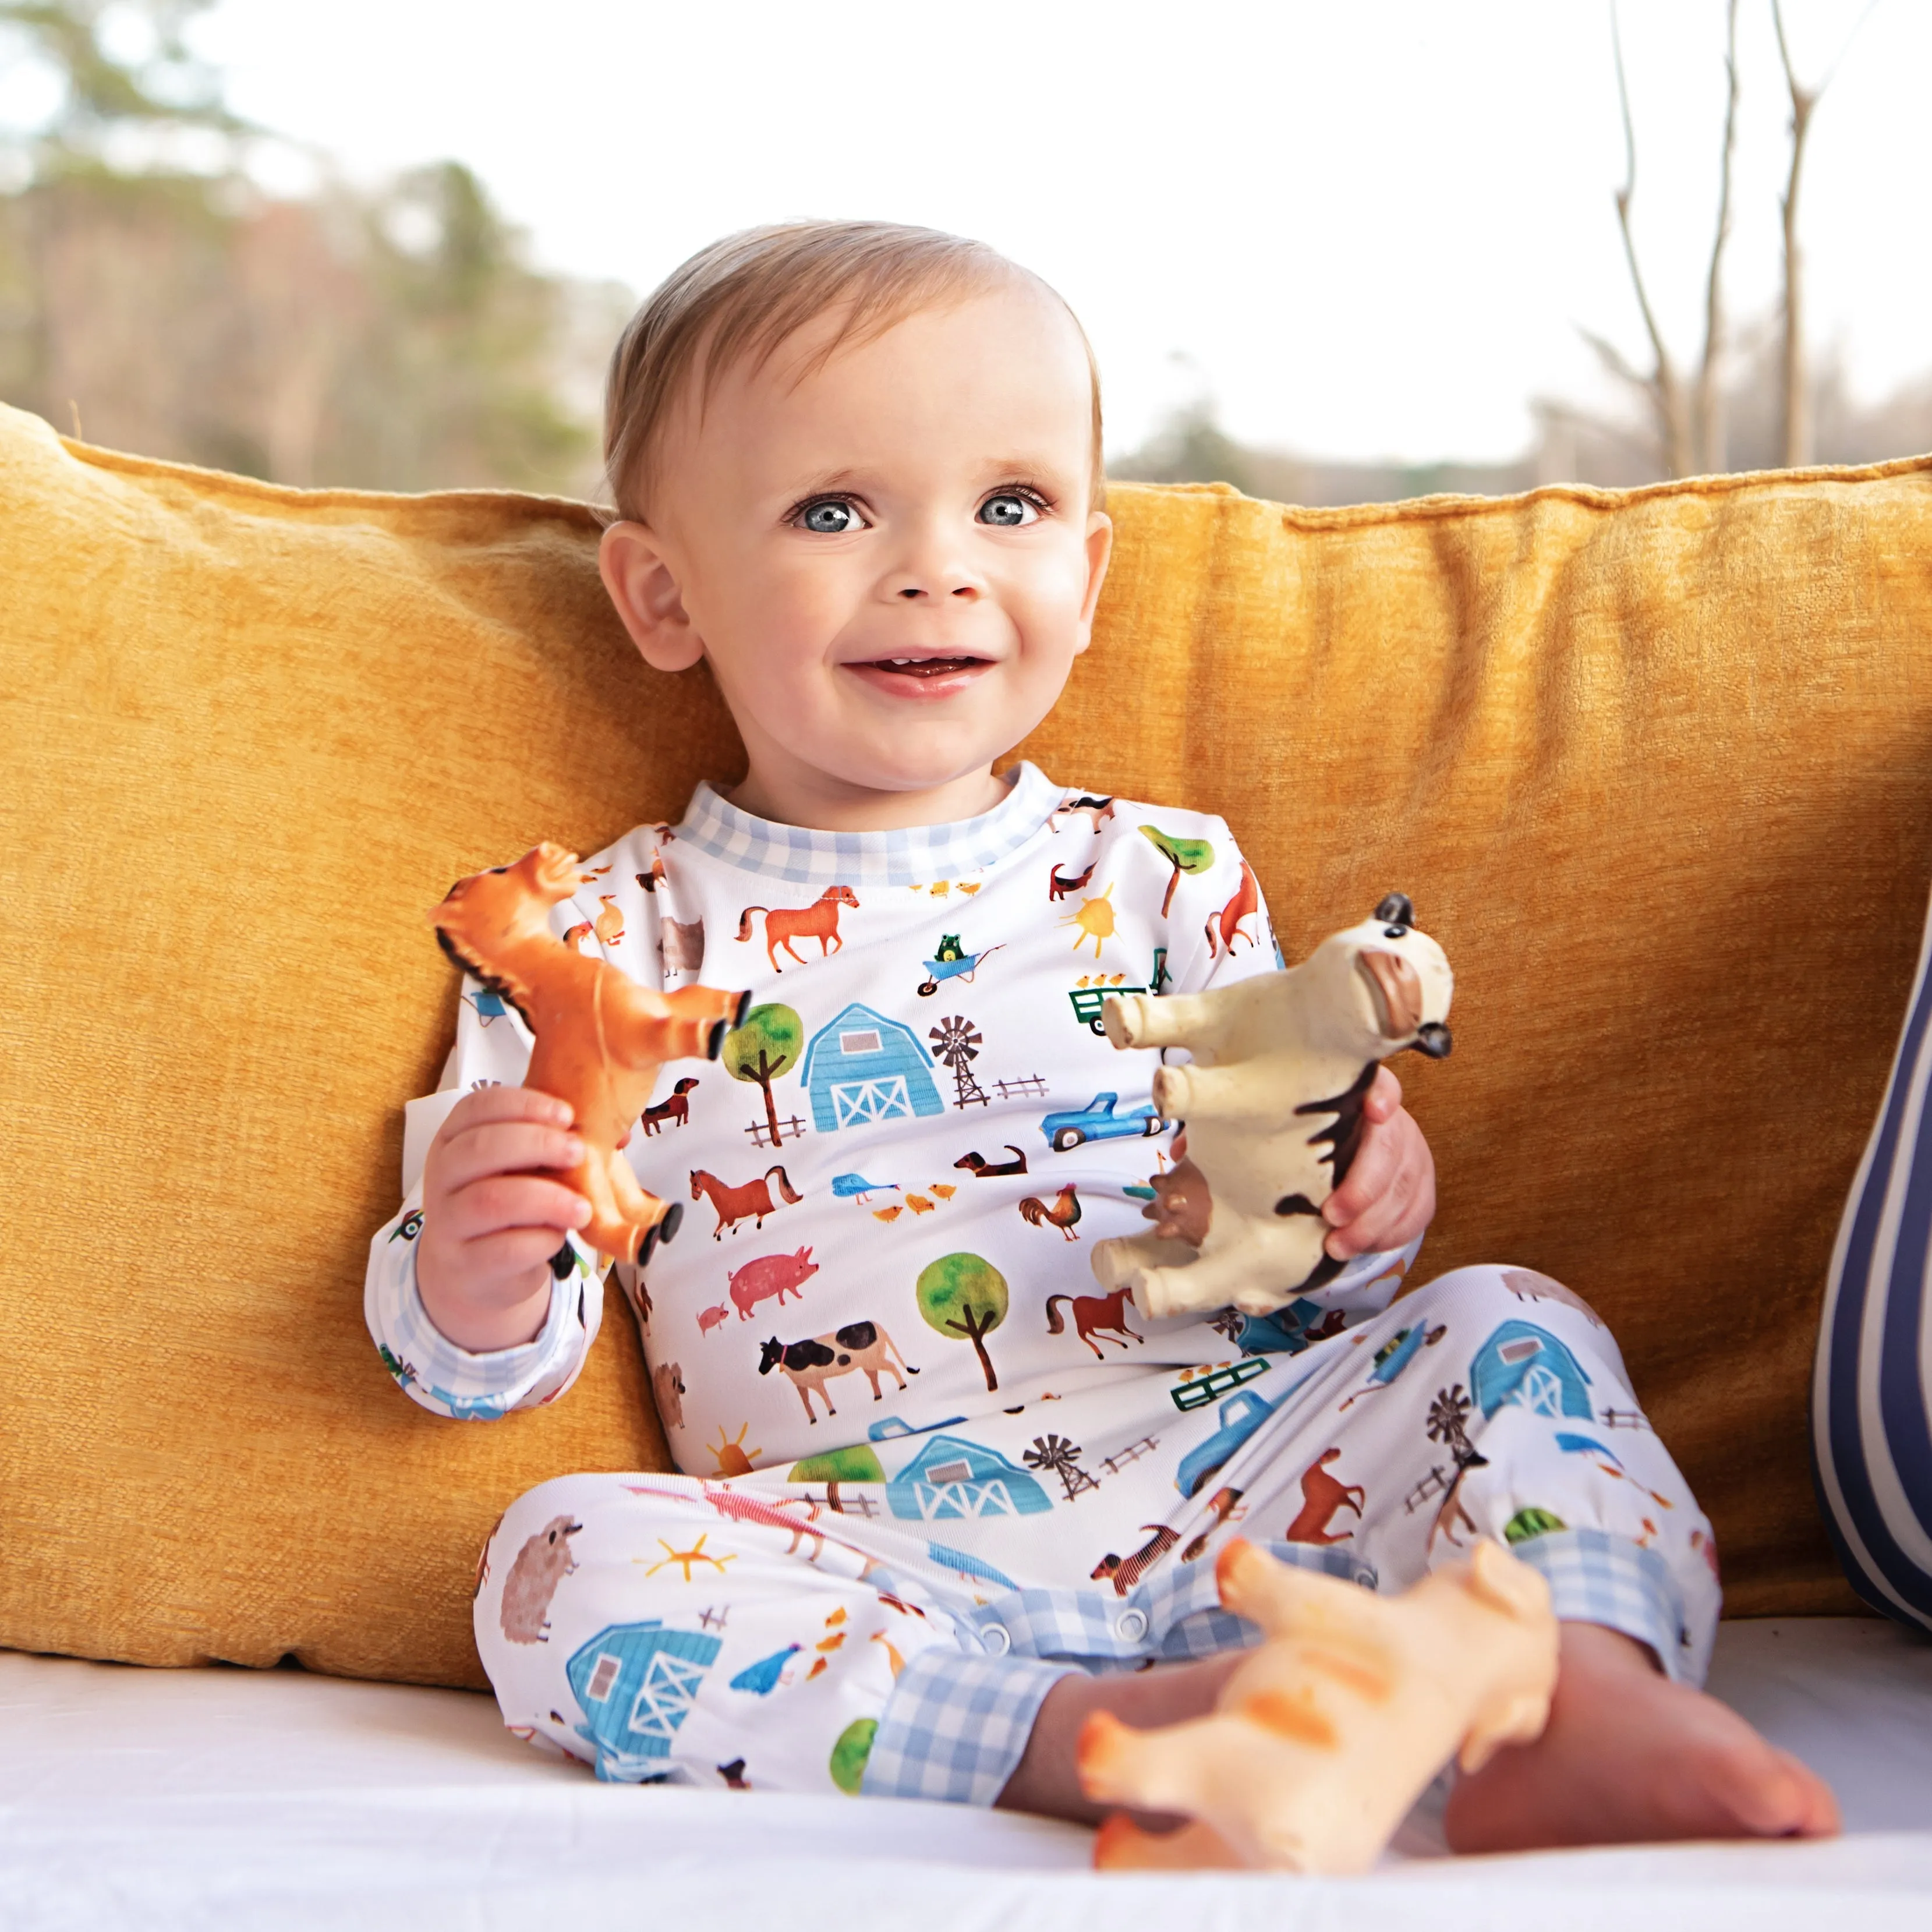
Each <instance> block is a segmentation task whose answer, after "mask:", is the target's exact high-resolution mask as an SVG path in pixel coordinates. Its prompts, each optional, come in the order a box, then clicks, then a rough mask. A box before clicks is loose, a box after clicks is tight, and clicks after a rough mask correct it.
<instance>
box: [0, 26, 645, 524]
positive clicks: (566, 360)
mask: <svg viewBox="0 0 1932 1932" xmlns="http://www.w3.org/2000/svg"><path fill="white" fill-rule="evenodd" d="M207 4H208V0H0V67H5V66H8V65H34V66H35V67H37V68H39V69H40V71H42V73H43V75H44V76H45V77H46V78H47V79H48V80H49V82H50V83H51V84H52V87H53V88H54V89H57V98H55V101H54V104H53V105H52V107H51V108H50V110H49V112H48V113H46V115H44V116H43V118H41V119H40V121H38V123H37V124H36V125H35V126H34V127H33V128H32V129H31V130H28V131H26V132H21V133H15V134H14V135H13V136H11V137H8V136H5V135H4V134H0V143H4V147H0V166H5V169H6V170H7V174H6V175H5V176H0V183H4V191H0V399H4V400H5V401H7V402H8V403H10V404H14V405H15V406H17V407H21V408H24V409H28V410H34V411H35V412H36V413H38V414H40V415H41V416H45V417H46V418H47V419H49V421H51V422H54V423H55V424H56V425H58V427H59V428H62V430H64V431H71V430H74V429H76V428H78V429H79V430H80V431H81V432H83V433H84V434H85V435H86V437H87V438H88V439H89V440H91V441H93V442H96V443H107V444H110V445H112V446H115V447H117V448H120V449H133V450H138V451H140V452H143V453H145V454H147V455H156V456H163V457H169V458H178V459H181V460H186V461H189V462H194V463H208V464H212V465H214V466H218V467H220V468H223V469H239V470H242V471H245V472H248V473H250V474H252V475H259V476H263V477H266V478H271V479H272V480H274V481H278V482H284V483H296V484H352V485H361V486H365V487H375V488H380V489H392V490H420V489H431V488H446V487H458V486H465V485H475V486H499V487H521V488H536V489H554V490H575V491H580V492H586V491H589V490H592V489H593V488H594V487H595V480H596V475H597V468H596V437H595V430H594V428H593V427H592V424H593V419H594V417H595V407H596V405H595V389H596V374H595V371H596V368H597V364H598V360H599V359H600V358H601V352H602V350H603V349H604V347H606V346H607V344H608V343H609V341H610V340H611V339H612V338H613V337H614V335H615V334H616V330H617V328H618V326H619V324H620V322H621V319H622V314H623V313H624V311H625V307H626V302H625V297H624V296H623V294H622V291H621V290H614V289H612V288H610V287H590V286H586V285H585V284H576V283H571V282H568V281H564V280H562V279H560V278H553V277H550V276H546V275H541V274H540V273H538V272H536V271H535V270H534V269H532V268H531V267H530V266H529V263H528V262H527V260H526V259H525V257H524V254H523V247H522V244H521V240H520V236H518V235H517V233H516V232H515V231H514V229H511V228H510V227H509V226H508V225H507V224H506V223H505V221H504V220H503V219H502V216H501V215H500V214H499V213H498V212H497V211H496V209H495V208H493V206H492V205H491V204H490V199H489V197H488V196H487V194H486V193H485V192H484V188H483V187H482V184H481V183H480V182H479V181H478V180H477V179H476V178H475V175H472V173H471V172H469V170H468V169H466V168H464V167H463V166H460V164H458V163H455V162H446V163H442V164H441V165H440V166H434V167H430V168H425V169H421V170H419V171H418V172H415V173H413V174H410V175H406V176H404V178H401V179H400V180H398V181H394V182H392V183H391V184H389V185H388V186H387V187H385V188H383V190H380V191H379V192H376V193H365V192H359V191H357V190H352V189H350V188H348V187H344V186H341V185H340V184H335V185H329V186H325V187H323V188H322V189H320V190H318V191H317V193H315V194H314V196H311V197H309V198H307V199H300V200H291V199H278V198H275V197H274V196H270V195H269V194H267V193H264V192H263V190H261V189H260V187H257V185H256V184H254V182H253V181H251V178H250V177H249V175H248V171H247V168H246V166H245V163H246V160H247V158H248V152H249V150H250V148H251V144H252V143H254V142H259V141H260V140H262V139H265V138H266V137H265V136H263V134H262V133H261V130H257V129H254V128H251V127H248V125H247V124H245V123H244V122H242V121H240V120H239V119H238V118H236V116H234V115H233V114H231V113H229V111H228V110H227V109H226V107H224V106H223V104H222V101H221V98H220V89H219V86H218V84H217V81H216V80H215V77H214V76H212V75H211V74H209V73H208V72H207V71H205V69H204V68H202V67H201V66H200V65H199V64H198V63H197V62H196V61H195V60H194V58H193V55H192V53H191V51H190V49H189V47H188V46H187V43H186V41H185V40H184V28H185V27H186V26H187V24H188V23H189V22H190V20H191V18H192V17H193V15H194V14H195V13H197V12H199V11H201V10H202V8H203V7H205V5H207Z"/></svg>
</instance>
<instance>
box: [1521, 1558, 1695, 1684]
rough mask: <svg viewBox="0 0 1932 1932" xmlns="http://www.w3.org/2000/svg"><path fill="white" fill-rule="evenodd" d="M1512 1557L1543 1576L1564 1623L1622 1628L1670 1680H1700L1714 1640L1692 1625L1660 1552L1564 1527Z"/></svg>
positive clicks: (1552, 1602) (1673, 1578) (1551, 1603)
mask: <svg viewBox="0 0 1932 1932" xmlns="http://www.w3.org/2000/svg"><path fill="white" fill-rule="evenodd" d="M1511 1555H1512V1556H1515V1557H1516V1558H1517V1560H1518V1561H1519V1562H1523V1563H1527V1564H1528V1565H1529V1567H1530V1568H1532V1570H1535V1571H1539V1572H1541V1575H1542V1577H1543V1580H1544V1582H1545V1583H1547V1584H1548V1585H1549V1586H1550V1606H1551V1607H1552V1608H1553V1610H1555V1611H1556V1614H1557V1616H1558V1617H1559V1619H1561V1620H1562V1622H1565V1623H1576V1624H1602V1625H1604V1626H1605V1627H1606V1628H1608V1629H1610V1630H1614V1631H1622V1632H1623V1634H1625V1636H1626V1637H1634V1638H1636V1640H1637V1642H1638V1643H1646V1644H1648V1645H1649V1646H1650V1647H1651V1649H1652V1650H1653V1651H1655V1652H1656V1654H1657V1661H1658V1663H1659V1664H1661V1665H1662V1667H1663V1668H1664V1674H1665V1675H1666V1676H1668V1677H1670V1678H1673V1679H1677V1680H1679V1682H1685V1681H1688V1682H1697V1679H1698V1677H1699V1676H1701V1673H1700V1672H1698V1671H1697V1668H1696V1664H1695V1660H1696V1659H1697V1658H1700V1657H1701V1656H1706V1655H1709V1651H1710V1632H1709V1631H1692V1630H1691V1629H1689V1628H1688V1627H1687V1625H1686V1624H1685V1610H1684V1596H1683V1593H1682V1591H1680V1590H1679V1589H1678V1587H1677V1580H1676V1577H1673V1576H1672V1575H1671V1574H1670V1565H1669V1564H1668V1563H1667V1562H1665V1561H1664V1559H1663V1558H1662V1557H1661V1556H1659V1555H1658V1553H1657V1552H1656V1551H1655V1550H1646V1549H1643V1548H1642V1547H1640V1546H1639V1545H1638V1544H1634V1543H1633V1542H1631V1541H1630V1539H1629V1538H1628V1537H1623V1536H1613V1535H1610V1532H1608V1531H1607V1530H1601V1529H1564V1530H1553V1531H1552V1532H1550V1535H1547V1536H1533V1537H1532V1538H1529V1541H1527V1542H1525V1543H1519V1544H1515V1545H1514V1546H1513V1547H1512V1549H1511ZM1712 1614H1713V1616H1714V1617H1715V1610H1714V1611H1713V1613H1712Z"/></svg>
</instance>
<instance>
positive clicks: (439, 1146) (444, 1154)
mask: <svg viewBox="0 0 1932 1932" xmlns="http://www.w3.org/2000/svg"><path fill="white" fill-rule="evenodd" d="M570 1124H571V1112H570V1109H569V1108H568V1106H565V1103H563V1102H562V1101H561V1100H557V1099H556V1098H554V1097H553V1096H552V1095H550V1094H539V1093H537V1092H536V1091H534V1090H533V1089H532V1088H528V1087H484V1088H478V1091H476V1092H475V1093H473V1094H465V1095H464V1096H463V1098H462V1099H461V1100H459V1101H458V1102H457V1103H456V1105H455V1106H454V1107H452V1109H450V1110H449V1118H448V1119H446V1121H444V1122H443V1125H442V1127H440V1129H438V1130H437V1136H436V1138H435V1139H434V1140H433V1141H431V1143H430V1146H429V1152H428V1156H427V1157H425V1160H424V1163H423V1201H422V1214H423V1225H422V1235H420V1237H419V1238H418V1241H417V1243H416V1286H417V1288H418V1289H419V1290H420V1292H421V1293H422V1301H423V1307H424V1309H425V1311H426V1312H427V1313H428V1316H429V1319H431V1321H432V1322H434V1323H435V1324H436V1325H437V1328H439V1329H440V1330H441V1331H442V1332H443V1334H445V1335H446V1336H447V1337H449V1340H451V1341H452V1342H454V1343H455V1344H456V1345H457V1346H458V1348H460V1349H468V1350H469V1352H471V1353H472V1355H484V1354H488V1353H490V1352H493V1351H494V1350H496V1349H514V1348H517V1347H520V1346H521V1345H522V1344H523V1343H526V1342H529V1341H532V1340H535V1337H536V1336H537V1334H538V1332H539V1331H541V1328H542V1327H543V1324H544V1316H546V1314H547V1313H548V1312H549V1308H550V1256H552V1255H553V1254H555V1253H556V1251H557V1250H558V1249H559V1248H560V1247H562V1245H563V1241H564V1236H565V1233H566V1232H568V1231H570V1230H571V1229H577V1228H580V1227H582V1226H583V1224H584V1223H585V1222H586V1221H587V1220H589V1218H590V1204H589V1202H587V1201H586V1200H585V1199H584V1198H583V1196H582V1195H580V1194H579V1193H577V1191H576V1190H575V1189H574V1188H571V1187H565V1185H564V1184H563V1183H562V1181H553V1180H550V1179H549V1178H547V1177H546V1176H545V1175H544V1174H543V1173H542V1172H541V1171H540V1170H541V1169H546V1168H563V1169H568V1168H573V1167H575V1166H577V1165H578V1164H579V1163H580V1162H581V1161H582V1160H583V1142H581V1141H580V1140H579V1139H577V1136H576V1135H574V1133H571V1132H570V1131H569V1129H570Z"/></svg>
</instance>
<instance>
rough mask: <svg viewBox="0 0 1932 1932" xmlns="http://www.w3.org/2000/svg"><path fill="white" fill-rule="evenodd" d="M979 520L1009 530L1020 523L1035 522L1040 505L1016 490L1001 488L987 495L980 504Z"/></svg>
mask: <svg viewBox="0 0 1932 1932" xmlns="http://www.w3.org/2000/svg"><path fill="white" fill-rule="evenodd" d="M1039 520H1040V505H1038V504H1037V503H1036V502H1034V500H1033V499H1032V498H1031V497H1030V496H1022V495H1021V494H1020V493H1019V491H1018V490H1001V492H1000V493H999V494H998V496H989V497H988V498H987V499H986V501H985V502H983V503H982V504H981V505H980V522H981V523H995V524H998V525H999V526H1001V528H1003V529H1013V528H1014V527H1016V526H1018V525H1019V524H1021V523H1037V522H1038V521H1039Z"/></svg>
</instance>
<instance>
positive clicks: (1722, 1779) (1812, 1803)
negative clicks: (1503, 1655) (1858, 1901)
mask: <svg viewBox="0 0 1932 1932" xmlns="http://www.w3.org/2000/svg"><path fill="white" fill-rule="evenodd" d="M1443 1829H1444V1831H1445V1834H1446V1835H1447V1836H1448V1841H1449V1844H1450V1847H1451V1849H1452V1850H1454V1851H1458V1852H1520V1851H1530V1850H1535V1849H1540V1848H1541V1847H1544V1846H1555V1845H1608V1844H1627V1843H1637V1842H1642V1841H1652V1840H1657V1839H1667V1838H1831V1837H1833V1836H1834V1835H1836V1833H1837V1832H1838V1829H1839V1826H1838V1801H1837V1800H1836V1799H1834V1798H1833V1797H1832V1793H1831V1790H1830V1788H1829V1787H1828V1786H1827V1785H1826V1784H1825V1783H1824V1781H1823V1780H1822V1779H1820V1778H1818V1777H1817V1776H1816V1775H1814V1773H1813V1772H1810V1771H1808V1770H1807V1769H1805V1766H1803V1765H1802V1764H1800V1763H1799V1761H1798V1760H1796V1758H1795V1757H1792V1756H1791V1755H1790V1754H1789V1753H1788V1752H1786V1751H1779V1750H1778V1749H1777V1748H1775V1747H1774V1746H1773V1745H1770V1744H1768V1743H1767V1742H1766V1741H1765V1740H1764V1739H1763V1738H1761V1737H1760V1736H1758V1734H1757V1732H1756V1731H1754V1730H1752V1729H1751V1726H1750V1725H1748V1724H1746V1723H1745V1721H1744V1719H1743V1718H1741V1717H1739V1715H1737V1713H1736V1712H1734V1711H1733V1710H1731V1709H1730V1708H1729V1707H1728V1706H1725V1705H1723V1704H1721V1703H1718V1700H1717V1699H1716V1698H1715V1697H1706V1695H1705V1694H1704V1693H1703V1691H1693V1690H1691V1688H1689V1687H1688V1685H1682V1684H1673V1683H1672V1682H1670V1679H1668V1678H1667V1677H1665V1676H1663V1675H1662V1673H1661V1672H1659V1671H1658V1669H1657V1668H1656V1667H1655V1665H1654V1664H1652V1661H1651V1658H1650V1653H1649V1651H1647V1650H1646V1649H1645V1648H1644V1647H1643V1646H1642V1645H1641V1644H1639V1643H1634V1642H1633V1641H1632V1640H1631V1639H1630V1638H1629V1637H1625V1636H1624V1635H1622V1634H1621V1633H1620V1632H1619V1631H1612V1630H1606V1629H1604V1628H1602V1627H1601V1626H1600V1625H1595V1624H1572V1623H1566V1624H1565V1625H1564V1626H1563V1649H1562V1668H1561V1671H1560V1674H1559V1676H1558V1678H1557V1681H1556V1697H1555V1698H1554V1699H1553V1700H1552V1702H1551V1704H1550V1724H1549V1727H1548V1728H1547V1730H1545V1731H1544V1733H1543V1735H1542V1736H1541V1737H1540V1738H1539V1739H1538V1740H1537V1741H1536V1742H1535V1744H1533V1745H1514V1746H1511V1747H1508V1748H1505V1749H1504V1750H1502V1751H1499V1752H1498V1753H1497V1754H1496V1756H1495V1757H1493V1758H1492V1759H1491V1760H1490V1762H1489V1763H1487V1765H1485V1766H1484V1767H1483V1768H1482V1769H1481V1770H1480V1771H1478V1772H1475V1773H1474V1774H1472V1775H1469V1776H1466V1777H1463V1778H1458V1779H1457V1782H1456V1787H1455V1789H1454V1790H1453V1791H1452V1792H1451V1793H1450V1796H1449V1803H1448V1809H1447V1811H1445V1814H1444V1816H1443Z"/></svg>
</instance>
